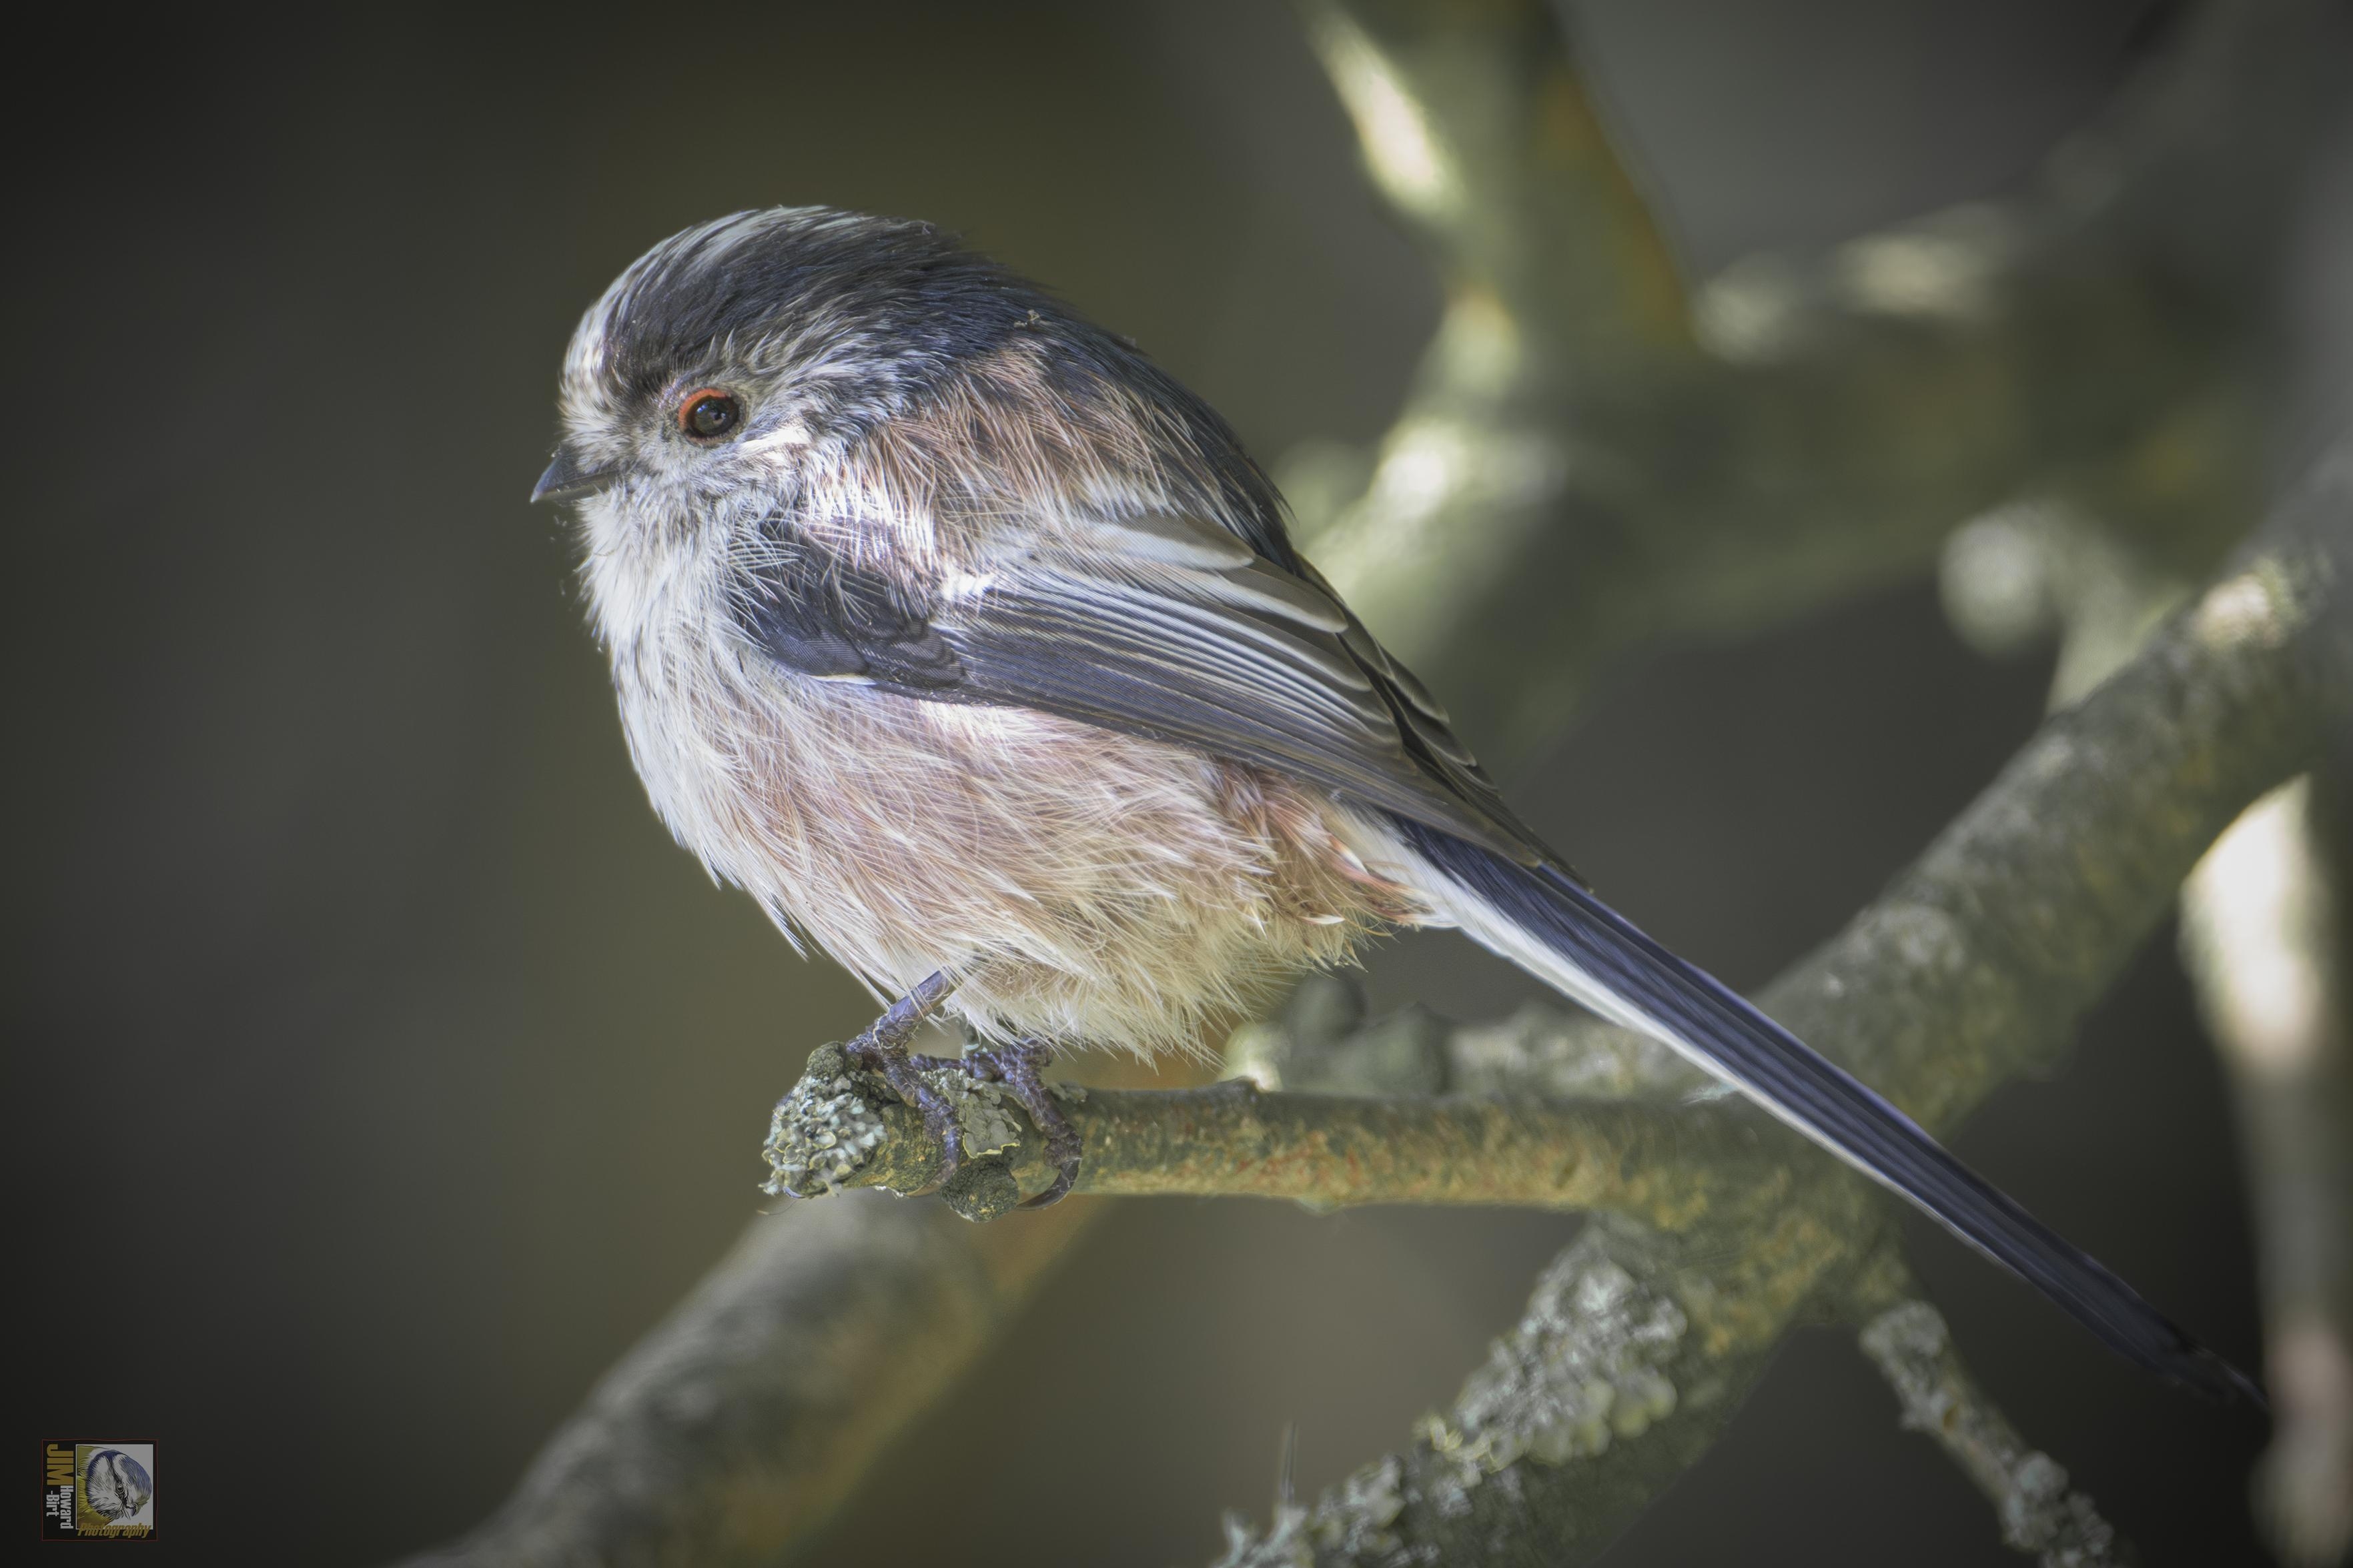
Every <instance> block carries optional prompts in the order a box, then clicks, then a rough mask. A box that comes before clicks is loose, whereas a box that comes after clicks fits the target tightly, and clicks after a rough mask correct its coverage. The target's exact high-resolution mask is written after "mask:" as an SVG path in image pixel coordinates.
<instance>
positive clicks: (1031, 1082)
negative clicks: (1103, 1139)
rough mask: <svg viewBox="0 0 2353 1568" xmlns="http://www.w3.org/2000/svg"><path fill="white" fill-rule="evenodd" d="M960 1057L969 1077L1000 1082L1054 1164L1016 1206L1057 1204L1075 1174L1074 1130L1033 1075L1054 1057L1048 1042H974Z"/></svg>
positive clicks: (1076, 1134) (1076, 1136)
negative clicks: (1040, 1185)
mask: <svg viewBox="0 0 2353 1568" xmlns="http://www.w3.org/2000/svg"><path fill="white" fill-rule="evenodd" d="M964 1059H965V1061H967V1062H969V1063H970V1064H972V1070H973V1074H974V1076H975V1077H979V1076H981V1075H982V1074H986V1075H987V1076H988V1077H990V1078H993V1079H996V1080H997V1082H999V1083H1001V1084H1003V1085H1004V1086H1005V1087H1006V1089H1007V1090H1008V1092H1009V1093H1011V1095H1012V1096H1013V1099H1014V1101H1015V1102H1016V1103H1017V1104H1018V1105H1019V1106H1020V1107H1021V1109H1022V1110H1026V1111H1028V1112H1029V1120H1030V1121H1031V1122H1033V1123H1034V1124H1035V1125H1036V1126H1037V1129H1038V1131H1039V1132H1041V1133H1043V1134H1045V1138H1046V1159H1047V1161H1048V1163H1050V1164H1052V1165H1053V1166H1054V1168H1055V1175H1054V1179H1053V1181H1051V1182H1050V1183H1049V1184H1047V1186H1046V1188H1045V1190H1044V1191H1042V1192H1040V1193H1039V1194H1037V1195H1036V1196H1035V1197H1029V1198H1025V1199H1023V1200H1022V1202H1021V1206H1022V1207H1023V1208H1025V1209H1041V1208H1044V1207H1046V1206H1047V1205H1050V1204H1058V1203H1060V1202H1061V1201H1062V1199H1063V1198H1065V1197H1067V1196H1069V1195H1070V1191H1071V1183H1073V1182H1075V1181H1077V1180H1078V1179H1079V1132H1078V1129H1077V1128H1075V1127H1072V1126H1071V1119H1070V1118H1069V1117H1068V1116H1065V1115H1064V1114H1062V1105H1061V1102H1060V1100H1056V1099H1055V1098H1054V1091H1053V1090H1052V1089H1049V1088H1047V1087H1046V1080H1045V1079H1044V1078H1042V1077H1040V1076H1039V1075H1040V1074H1041V1073H1042V1072H1043V1070H1044V1069H1045V1068H1046V1066H1047V1064H1048V1063H1050V1062H1051V1061H1052V1060H1053V1059H1054V1047H1051V1046H1050V1045H1048V1044H1047V1043H1046V1042H1045V1041H1043V1040H1036V1039H1030V1040H1018V1041H1016V1042H1015V1043H1013V1044H1012V1045H1009V1046H974V1047H967V1048H966V1049H965V1054H964Z"/></svg>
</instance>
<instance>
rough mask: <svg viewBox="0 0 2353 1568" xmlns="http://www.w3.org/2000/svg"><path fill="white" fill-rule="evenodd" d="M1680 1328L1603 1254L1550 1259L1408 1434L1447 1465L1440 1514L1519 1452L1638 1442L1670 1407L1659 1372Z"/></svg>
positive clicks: (1561, 1457) (1539, 1458)
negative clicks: (1505, 1327) (1471, 1365)
mask: <svg viewBox="0 0 2353 1568" xmlns="http://www.w3.org/2000/svg"><path fill="white" fill-rule="evenodd" d="M1688 1326H1689V1324H1688V1322H1687V1321H1686V1320H1685V1318H1684V1317H1683V1309H1682V1308H1680V1307H1678V1306H1676V1305H1675V1303H1674V1302H1672V1300H1668V1299H1667V1298H1666V1297H1664V1296H1662V1295H1660V1294H1658V1293H1656V1292H1654V1291H1651V1290H1648V1289H1644V1288H1643V1287H1642V1286H1641V1285H1640V1284H1639V1283H1638V1282H1637V1281H1636V1280H1635V1279H1634V1277H1633V1276H1632V1275H1631V1274H1629V1273H1628V1272H1627V1271H1626V1270H1625V1269H1623V1268H1620V1267H1619V1266H1618V1265H1617V1264H1616V1263H1613V1262H1609V1261H1606V1260H1604V1261H1601V1262H1589V1261H1588V1260H1587V1259H1584V1258H1579V1257H1577V1255H1576V1254H1574V1253H1571V1254H1567V1255H1564V1256H1563V1257H1561V1258H1556V1259H1555V1260H1554V1262H1553V1264H1552V1266H1551V1267H1550V1268H1547V1269H1546V1271H1545V1272H1544V1274H1543V1276H1542V1277H1540V1278H1539V1279H1537V1281H1536V1288H1535V1295H1534V1296H1533V1297H1532V1298H1531V1299H1530V1300H1529V1302H1528V1310H1527V1312H1526V1314H1525V1316H1524V1317H1522V1318H1521V1320H1520V1321H1519V1322H1518V1324H1517V1325H1515V1326H1514V1328H1513V1330H1512V1331H1511V1332H1510V1333H1508V1334H1505V1335H1504V1336H1503V1337H1502V1338H1501V1339H1498V1340H1497V1341H1496V1342H1494V1344H1493V1346H1492V1347H1490V1349H1489V1350H1488V1352H1487V1364H1486V1365H1484V1366H1482V1367H1481V1368H1480V1369H1479V1370H1478V1371H1476V1372H1474V1373H1472V1374H1471V1376H1470V1378H1469V1380H1468V1381H1467V1382H1465V1383H1464V1384H1463V1385H1462V1393H1461V1395H1460V1396H1459V1397H1458V1398H1457V1399H1456V1400H1455V1402H1454V1414H1453V1415H1452V1416H1451V1418H1450V1417H1447V1416H1441V1415H1437V1414H1435V1413H1432V1414H1430V1415H1425V1416H1423V1417H1422V1419H1421V1420H1420V1421H1419V1423H1417V1424H1416V1426H1415V1429H1414V1436H1416V1437H1418V1438H1419V1439H1420V1440H1421V1441H1422V1442H1423V1443H1424V1444H1426V1445H1428V1446H1429V1447H1430V1451H1431V1453H1433V1454H1435V1455H1438V1456H1440V1457H1442V1458H1443V1459H1444V1460H1445V1461H1446V1465H1445V1468H1444V1469H1439V1470H1434V1471H1432V1472H1430V1473H1429V1474H1426V1475H1425V1477H1424V1484H1425V1485H1429V1484H1430V1481H1431V1479H1434V1478H1435V1477H1437V1476H1442V1475H1445V1474H1446V1473H1447V1471H1449V1470H1451V1479H1452V1481H1453V1483H1454V1486H1455V1487H1456V1488H1457V1489H1459V1490H1457V1491H1454V1492H1449V1491H1447V1490H1446V1489H1443V1488H1433V1489H1432V1490H1433V1493H1434V1495H1433V1497H1432V1499H1431V1501H1432V1503H1433V1504H1434V1505H1435V1506H1436V1508H1437V1509H1438V1510H1439V1512H1440V1514H1452V1513H1461V1512H1466V1511H1468V1510H1469V1509H1470V1506H1471V1505H1470V1492H1471V1489H1472V1488H1474V1487H1476V1486H1478V1485H1479V1484H1480V1483H1481V1482H1482V1481H1483V1480H1485V1479H1487V1478H1488V1477H1490V1476H1493V1475H1495V1474H1497V1473H1498V1472H1500V1471H1502V1470H1504V1469H1505V1468H1508V1467H1510V1466H1511V1465H1514V1464H1515V1463H1517V1462H1518V1461H1519V1460H1520V1459H1521V1458H1523V1457H1525V1458H1529V1459H1531V1460H1534V1461H1535V1463H1537V1464H1540V1465H1562V1464H1567V1462H1568V1461H1569V1460H1571V1459H1575V1458H1583V1457H1586V1456H1588V1455H1593V1454H1599V1453H1600V1452H1601V1451H1602V1450H1603V1449H1605V1448H1607V1447H1609V1445H1610V1442H1611V1441H1612V1439H1613V1438H1616V1437H1639V1436H1641V1435H1642V1434H1643V1433H1644V1432H1646V1431H1648V1430H1649V1429H1650V1427H1651V1424H1652V1423H1653V1422H1655V1421H1657V1420H1659V1419H1660V1418H1661V1417H1662V1416H1665V1415H1671V1414H1672V1413H1673V1411H1674V1408H1675V1385H1674V1384H1673V1383H1672V1381H1671V1380H1670V1379H1669V1378H1668V1376H1667V1374H1666V1372H1665V1370H1664V1369H1665V1367H1666V1366H1667V1365H1668V1363H1670V1361H1671V1359H1672V1356H1673V1354H1674V1351H1675V1345H1676V1342H1678V1341H1680V1340H1681V1339H1682V1338H1683V1331H1684V1329H1685V1328H1687V1327H1688Z"/></svg>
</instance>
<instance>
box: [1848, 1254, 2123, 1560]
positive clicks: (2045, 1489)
mask: <svg viewBox="0 0 2353 1568" xmlns="http://www.w3.org/2000/svg"><path fill="white" fill-rule="evenodd" d="M1857 1340H1858V1342H1860V1343H1861V1344H1862V1351H1863V1353H1864V1354H1865V1355H1867V1356H1869V1357H1870V1358H1871V1361H1872V1364H1873V1365H1874V1366H1876V1367H1878V1368H1879V1371H1880V1373H1881V1375H1883V1377H1885V1378H1886V1379H1887V1384H1888V1386H1889V1387H1890V1388H1893V1389H1894V1391H1895V1398H1896V1402H1897V1404H1898V1405H1901V1406H1902V1409H1903V1419H1904V1425H1905V1426H1907V1427H1909V1428H1911V1429H1912V1430H1913V1431H1915V1432H1922V1433H1926V1435H1927V1436H1929V1437H1930V1438H1931V1439H1933V1440H1934V1441H1935V1443H1936V1446H1937V1447H1940V1448H1942V1449H1944V1450H1945V1452H1946V1454H1947V1456H1948V1457H1950V1458H1951V1459H1952V1461H1953V1463H1954V1464H1956V1465H1957V1466H1959V1467H1960V1468H1961V1471H1962V1473H1963V1474H1965V1475H1967V1476H1968V1478H1969V1480H1970V1482H1971V1483H1972V1484H1973V1485H1975V1486H1976V1488H1977V1489H1978V1490H1979V1491H1981V1492H1983V1493H1984V1494H1985V1495H1986V1500H1988V1501H1989V1502H1991V1503H1992V1504H1993V1506H1994V1512H1995V1514H1996V1515H1997V1516H1998V1517H1999V1518H2000V1521H2001V1538H2002V1540H2003V1541H2005V1542H2008V1543H2009V1544H2010V1547H2011V1549H2012V1550H2014V1551H2018V1552H2031V1553H2033V1554H2034V1555H2035V1556H2036V1557H2038V1558H2040V1559H2041V1560H2042V1563H2043V1568H2125V1565H2126V1564H2130V1563H2137V1561H2138V1560H2139V1559H2138V1556H2137V1554H2136V1553H2135V1552H2133V1550H2132V1548H2131V1546H2130V1545H2129V1544H2128V1543H2127V1542H2125V1541H2124V1540H2123V1538H2122V1537H2120V1536H2118V1535H2117V1533H2116V1527H2115V1526H2113V1525H2111V1524H2110V1523H2109V1522H2108V1521H2106V1520H2105V1519H2103V1518H2101V1517H2100V1510H2098V1508H2097V1507H2095V1506H2094V1504H2093V1502H2092V1500H2091V1499H2090V1498H2088V1497H2086V1496H2084V1494H2083V1493H2082V1492H2080V1491H2076V1490H2074V1489H2072V1488H2070V1487H2069V1486H2068V1484H2067V1472H2066V1470H2065V1468H2063V1467H2062V1466H2061V1465H2060V1464H2059V1462H2058V1461H2057V1460H2055V1459H2053V1458H2052V1457H2051V1456H2050V1455H2048V1454H2045V1453H2042V1451H2040V1450H2039V1449H2036V1448H2033V1447H2029V1446H2028V1445H2027V1442H2026V1440H2025V1439H2024V1438H2023V1437H2021V1436H2019V1435H2018V1429H2017V1428H2016V1427H2014V1426H2011V1425H2010V1419H2009V1417H2007V1416H2005V1415H2002V1413H2001V1411H2000V1409H1999V1408H1998V1407H1996V1405H1994V1403H1993V1401H1992V1400H1991V1399H1990V1398H1989V1397H1988V1396H1987V1394H1986V1392H1985V1390H1984V1389H1982V1388H1980V1387H1978V1383H1977V1380H1976V1379H1975V1378H1973V1377H1971V1376H1970V1375H1969V1372H1968V1368H1967V1367H1966V1366H1964V1365H1962V1364H1961V1358H1960V1356H1959V1354H1958V1353H1957V1352H1956V1351H1955V1350H1954V1349H1953V1335H1952V1331H1951V1330H1950V1329H1949V1328H1947V1326H1946V1324H1945V1317H1944V1314H1943V1313H1941V1312H1939V1311H1937V1310H1936V1308H1934V1307H1932V1306H1930V1305H1929V1304H1928V1303H1927V1302H1926V1301H1923V1300H1916V1299H1915V1300H1902V1301H1898V1302H1896V1303H1895V1304H1894V1305H1893V1306H1891V1307H1888V1308H1887V1309H1886V1310H1883V1311H1881V1312H1878V1313H1876V1314H1875V1315H1873V1318H1872V1319H1871V1321H1869V1322H1867V1323H1865V1324H1864V1325H1863V1326H1862V1332H1861V1333H1860V1334H1859V1335H1858V1336H1857Z"/></svg>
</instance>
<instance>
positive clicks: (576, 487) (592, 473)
mask: <svg viewBox="0 0 2353 1568" xmlns="http://www.w3.org/2000/svg"><path fill="white" fill-rule="evenodd" d="M620 477H621V469H620V465H619V464H614V465H612V466H610V467H608V468H586V467H583V466H582V464H581V461H580V458H579V457H578V456H577V455H576V454H575V452H574V451H573V450H572V448H571V447H557V448H555V460H554V462H552V463H550V464H548V465H547V472H545V473H543V474H542V475H540V476H539V483H537V484H535V485H533V486H532V487H531V499H532V500H533V501H543V500H571V499H573V498H574V497H575V496H586V495H595V494H596V492H597V491H598V490H601V489H604V488H605V487H606V486H607V485H609V484H611V483H612V482H613V481H614V480H615V479H619V478H620Z"/></svg>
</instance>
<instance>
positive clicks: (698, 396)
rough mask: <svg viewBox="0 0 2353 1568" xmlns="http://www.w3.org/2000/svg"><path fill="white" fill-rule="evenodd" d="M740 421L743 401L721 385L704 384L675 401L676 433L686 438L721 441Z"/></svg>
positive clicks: (742, 414) (741, 423) (742, 419)
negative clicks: (677, 402) (676, 406)
mask: <svg viewBox="0 0 2353 1568" xmlns="http://www.w3.org/2000/svg"><path fill="white" fill-rule="evenodd" d="M743 423H744V404H743V401H742V400H741V399H740V398H738V397H737V396H736V395H734V394H733V393H732V392H730V391H728V390H727V389H726V388H725V387H721V386H706V387H703V388H702V389H701V390H700V391H696V392H690V393H688V394H687V395H685V396H684V397H683V398H681V399H680V400H679V405H678V428H679V432H680V434H681V435H683V436H684V437H686V438H687V439H688V440H690V441H705V442H708V441H719V440H724V439H725V438H726V437H730V436H732V435H733V434H734V433H735V431H736V429H737V428H738V427H739V426H742V425H743Z"/></svg>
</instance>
